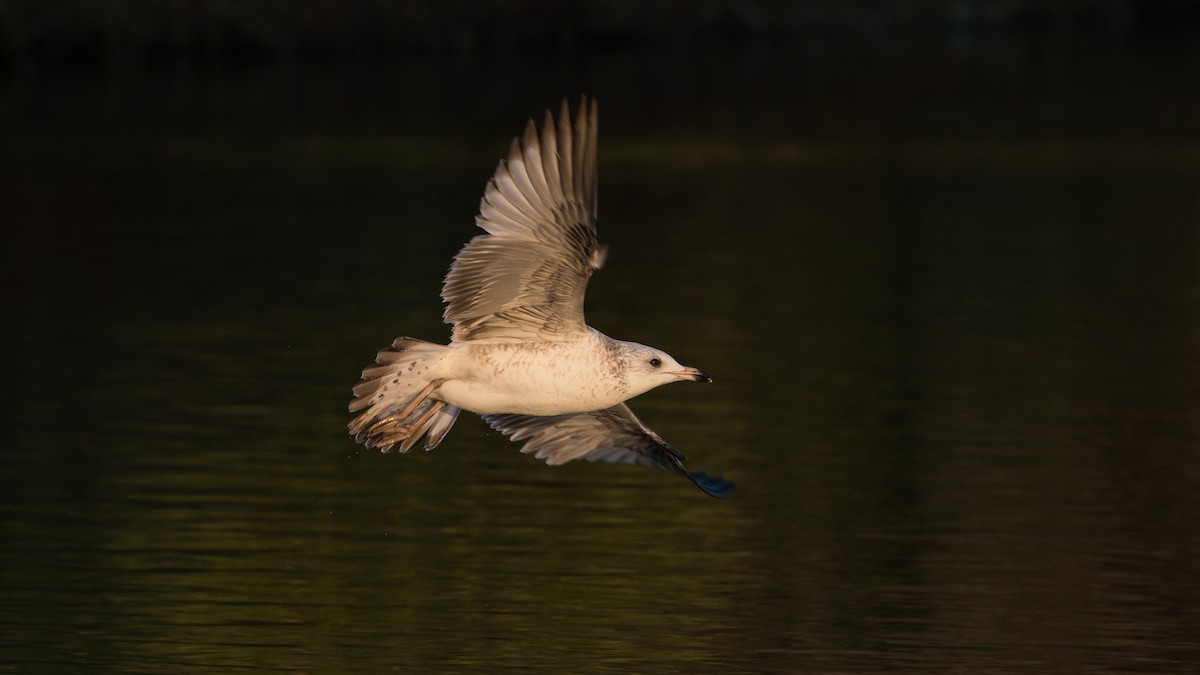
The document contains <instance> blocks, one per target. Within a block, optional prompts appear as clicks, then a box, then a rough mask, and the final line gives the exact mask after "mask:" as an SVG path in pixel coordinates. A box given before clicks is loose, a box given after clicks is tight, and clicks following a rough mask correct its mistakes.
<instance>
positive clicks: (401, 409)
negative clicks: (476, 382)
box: [349, 337, 461, 452]
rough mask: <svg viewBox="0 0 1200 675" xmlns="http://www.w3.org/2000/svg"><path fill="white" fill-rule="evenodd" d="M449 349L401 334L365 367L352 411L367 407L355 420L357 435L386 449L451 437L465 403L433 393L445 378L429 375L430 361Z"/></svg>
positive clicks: (352, 427)
mask: <svg viewBox="0 0 1200 675" xmlns="http://www.w3.org/2000/svg"><path fill="white" fill-rule="evenodd" d="M446 349H447V348H446V347H444V346H442V345H437V344H434V343H432V342H425V341H424V340H417V339H414V338H408V337H401V338H396V341H395V342H393V343H392V346H390V347H387V348H385V349H383V350H382V351H380V352H379V354H378V355H377V356H376V357H375V364H374V365H372V366H368V367H367V368H366V369H365V370H363V372H362V381H361V382H359V383H358V384H357V385H355V386H354V400H353V401H351V402H350V412H358V411H359V410H363V409H364V408H366V410H365V411H364V412H363V413H362V414H360V415H359V416H358V417H355V418H354V419H353V420H351V421H350V425H349V426H350V433H351V434H352V435H353V436H354V440H356V441H358V442H359V443H362V444H363V445H365V446H366V447H368V448H379V450H380V451H381V452H391V451H393V450H397V449H398V450H400V452H408V451H409V450H410V449H411V448H412V447H413V446H414V445H416V444H417V443H419V442H420V441H421V439H422V438H424V439H425V449H426V450H432V449H434V448H435V447H437V444H438V443H441V442H442V439H443V438H445V437H446V434H447V432H449V431H450V427H452V426H454V420H456V419H458V413H459V412H461V408H457V407H455V406H452V405H450V404H448V403H446V402H445V401H439V400H437V399H434V398H430V394H432V393H433V392H434V391H435V390H437V388H438V386H440V385H441V384H442V381H441V380H430V379H428V377H427V376H426V375H425V372H426V371H427V370H428V368H427V367H426V366H427V365H428V364H429V362H430V361H432V360H433V359H436V358H438V357H439V356H442V355H443V354H444V352H445V350H446Z"/></svg>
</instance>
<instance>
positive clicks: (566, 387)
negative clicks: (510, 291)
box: [435, 331, 629, 415]
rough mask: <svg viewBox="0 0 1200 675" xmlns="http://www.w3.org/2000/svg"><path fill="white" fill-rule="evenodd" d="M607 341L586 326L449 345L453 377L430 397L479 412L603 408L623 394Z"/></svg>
mask: <svg viewBox="0 0 1200 675" xmlns="http://www.w3.org/2000/svg"><path fill="white" fill-rule="evenodd" d="M607 342H611V341H610V340H609V339H608V338H606V337H604V336H603V335H600V334H599V333H596V332H594V331H589V332H588V333H587V334H586V335H584V336H581V338H580V339H579V340H571V341H551V342H522V343H486V344H479V343H470V342H467V343H461V344H457V345H454V344H452V345H451V347H452V348H455V350H456V351H458V354H457V355H456V356H455V357H454V360H455V361H456V362H457V363H456V364H455V367H454V371H456V372H455V374H456V375H457V377H451V378H448V379H446V381H445V382H444V383H443V384H442V386H441V387H440V388H439V389H438V390H437V392H436V394H435V396H436V397H437V398H440V399H442V400H444V401H446V402H447V403H450V404H451V405H456V406H458V407H460V408H463V409H464V410H470V411H471V412H475V413H479V414H484V415H486V414H496V413H517V414H524V415H562V414H566V413H577V412H589V411H592V410H599V409H601V408H607V407H609V406H613V405H616V404H618V403H620V402H622V401H624V400H625V399H626V398H628V397H629V395H628V394H629V392H628V384H627V382H626V379H625V377H624V373H623V368H622V367H621V363H620V360H619V359H618V357H617V355H616V354H615V353H614V351H613V350H612V349H611V348H610V347H609V346H608V345H606V343H607Z"/></svg>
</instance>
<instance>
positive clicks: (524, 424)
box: [483, 403, 734, 497]
mask: <svg viewBox="0 0 1200 675" xmlns="http://www.w3.org/2000/svg"><path fill="white" fill-rule="evenodd" d="M483 419H484V420H485V421H486V422H487V423H488V424H489V425H490V426H491V427H492V428H493V429H496V430H497V431H499V432H501V433H503V434H505V435H506V436H509V437H510V438H511V439H512V440H514V441H526V442H525V445H524V446H522V447H521V452H527V453H529V452H531V453H534V456H535V457H538V458H539V459H544V460H546V463H547V464H565V463H566V462H569V461H571V460H575V459H586V460H589V461H593V462H610V463H617V464H637V465H640V466H657V467H661V468H664V469H668V470H670V471H672V472H674V473H677V474H679V475H680V476H683V477H685V478H687V479H688V480H690V481H692V482H693V483H695V484H696V486H697V487H699V488H700V489H701V490H704V491H705V492H707V493H708V494H710V495H712V496H713V497H728V496H729V494H730V493H731V492H732V491H733V487H734V486H733V483H731V482H729V481H727V480H725V479H724V478H721V477H720V476H709V475H707V474H704V473H699V472H691V471H688V470H687V469H686V468H685V467H684V466H683V460H684V457H683V454H682V453H680V452H679V451H678V450H676V449H675V448H672V447H671V446H670V445H668V444H667V442H666V441H664V440H663V439H662V437H661V436H659V435H658V434H656V433H654V431H652V430H651V429H650V428H649V427H647V426H646V425H645V424H644V423H643V422H642V421H641V420H639V419H638V418H637V416H636V415H634V414H633V411H632V410H630V409H629V406H627V405H625V404H624V403H619V404H617V405H615V406H612V407H611V408H604V409H603V410H594V411H592V412H586V413H574V414H570V415H552V416H548V417H538V416H535V415H507V414H506V415H484V416H483Z"/></svg>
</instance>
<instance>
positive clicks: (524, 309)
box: [349, 98, 733, 497]
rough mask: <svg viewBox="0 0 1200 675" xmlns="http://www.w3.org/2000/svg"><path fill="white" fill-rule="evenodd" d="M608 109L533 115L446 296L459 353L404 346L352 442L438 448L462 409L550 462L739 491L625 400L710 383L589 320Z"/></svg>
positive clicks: (384, 368) (385, 362)
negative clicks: (625, 468) (599, 165)
mask: <svg viewBox="0 0 1200 675" xmlns="http://www.w3.org/2000/svg"><path fill="white" fill-rule="evenodd" d="M596 138H597V112H596V103H595V101H591V102H590V103H589V102H588V101H587V99H586V98H585V99H583V101H582V102H581V104H580V107H579V110H578V113H577V114H576V117H575V121H574V124H572V123H571V117H570V110H569V108H568V106H567V103H566V102H565V101H564V102H563V104H562V107H561V109H560V112H559V115H558V121H557V123H556V122H555V119H554V117H553V116H552V115H551V114H550V113H549V112H547V113H546V116H545V120H544V122H543V123H542V127H541V132H540V134H539V131H538V129H537V127H536V126H535V125H534V123H533V120H530V121H529V124H528V125H527V126H526V128H525V133H524V135H523V136H522V137H521V138H520V139H513V143H512V146H511V148H510V150H509V153H508V157H507V158H505V159H502V160H500V165H499V166H498V167H497V168H496V173H495V175H494V176H493V177H492V179H491V180H490V181H488V184H487V188H486V189H485V190H484V194H483V199H482V201H481V202H480V206H479V216H477V217H476V219H475V222H476V224H477V225H478V226H479V227H480V228H482V229H483V230H484V231H485V232H486V234H481V235H479V236H477V237H475V238H474V239H472V240H471V241H470V242H468V243H467V245H466V246H464V247H463V249H462V250H461V251H460V252H459V253H458V255H457V256H455V259H454V264H453V265H452V266H451V268H450V273H449V274H448V275H447V276H446V280H445V283H444V285H443V287H442V299H443V300H445V302H446V310H445V313H444V315H443V316H444V318H445V320H446V322H447V323H449V324H451V325H452V326H453V331H452V336H451V338H452V339H451V342H450V344H449V345H444V346H443V345H437V344H433V343H430V342H425V341H422V340H417V339H414V338H408V337H402V338H397V339H396V340H395V342H393V343H392V345H391V346H390V347H388V348H386V349H384V350H382V351H380V352H379V354H378V356H377V358H376V361H375V364H374V365H371V366H369V367H367V368H366V369H365V370H363V373H362V378H363V379H362V381H361V382H359V383H358V385H357V386H355V387H354V395H355V399H354V400H353V401H352V402H351V403H350V411H351V412H359V411H362V412H361V413H360V414H359V415H358V416H357V417H355V418H354V420H352V421H351V422H350V425H349V426H350V433H351V434H353V435H354V437H355V440H357V441H358V442H360V443H362V444H364V445H366V446H367V447H369V448H370V447H377V448H379V449H380V450H381V451H383V452H390V451H392V450H396V449H398V450H400V451H401V452H407V451H408V450H409V449H411V448H412V447H413V446H414V445H416V444H417V443H418V442H420V440H421V439H422V438H424V439H425V447H426V449H430V450H431V449H433V448H434V447H436V446H437V444H438V443H440V442H441V440H442V439H443V438H444V437H445V435H446V433H447V432H449V430H450V427H451V426H453V424H454V421H455V419H457V417H458V413H459V412H461V411H462V410H468V411H471V412H475V413H478V414H480V415H482V416H483V418H484V420H486V421H487V423H488V424H490V425H491V426H492V427H493V428H495V429H497V430H499V431H501V432H503V433H505V434H507V435H509V436H511V437H512V439H513V440H518V441H519V440H524V441H526V443H525V445H524V446H523V447H522V448H521V451H522V452H532V453H534V454H535V455H536V456H537V457H539V458H543V459H545V460H546V462H547V463H549V464H562V463H564V462H568V461H570V460H573V459H580V458H583V459H588V460H592V461H603V462H619V463H626V464H640V465H646V466H660V467H664V468H667V469H669V470H671V471H674V472H675V473H678V474H680V475H682V476H685V477H687V478H688V479H690V480H691V481H692V482H693V483H695V484H696V485H697V486H698V487H700V489H702V490H704V491H705V492H707V493H708V494H710V495H713V496H714V497H725V496H727V495H728V494H729V493H730V492H731V491H732V490H733V484H732V483H730V482H729V481H726V480H725V479H723V478H720V477H710V476H708V475H706V474H703V473H694V472H690V471H688V470H686V469H685V468H684V466H683V455H682V454H680V453H679V452H678V451H676V450H675V449H674V448H672V447H671V446H670V445H668V444H667V443H666V442H665V441H663V439H662V438H661V437H659V436H658V434H656V433H654V432H653V431H651V430H650V429H649V428H648V427H647V426H646V425H645V424H643V423H642V422H641V420H639V419H638V418H637V417H636V416H634V414H633V412H632V411H630V409H629V407H628V406H627V405H625V403H624V402H625V401H626V400H628V399H630V398H632V397H634V396H637V395H638V394H641V393H643V392H646V391H648V390H650V389H653V388H654V387H657V386H660V385H663V384H667V383H669V382H676V381H679V380H693V381H705V382H708V381H711V380H710V379H709V378H708V376H707V375H705V374H704V373H703V372H701V371H700V370H698V369H696V368H690V367H686V366H683V365H680V364H679V362H677V361H676V360H675V359H674V358H672V357H671V356H670V355H669V354H667V353H665V352H663V351H661V350H658V349H654V348H653V347H647V346H645V345H640V344H637V343H634V342H625V341H622V340H614V339H612V338H610V337H608V336H606V335H604V334H603V333H600V332H599V331H597V330H595V329H593V328H591V327H589V326H588V325H587V324H586V323H585V322H584V318H583V297H584V292H585V291H586V288H587V282H588V279H589V278H590V277H591V275H592V273H593V272H594V271H596V270H598V269H600V267H601V265H602V264H603V263H604V258H605V253H606V251H607V249H606V247H605V246H603V245H601V244H600V243H599V241H598V240H597V238H596V194H597V188H596Z"/></svg>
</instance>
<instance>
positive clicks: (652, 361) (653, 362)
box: [650, 356, 662, 368]
mask: <svg viewBox="0 0 1200 675" xmlns="http://www.w3.org/2000/svg"><path fill="white" fill-rule="evenodd" d="M650 365H652V366H654V367H655V368H657V367H659V366H661V365H662V359H660V358H658V357H657V356H656V357H654V358H652V359H650Z"/></svg>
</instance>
